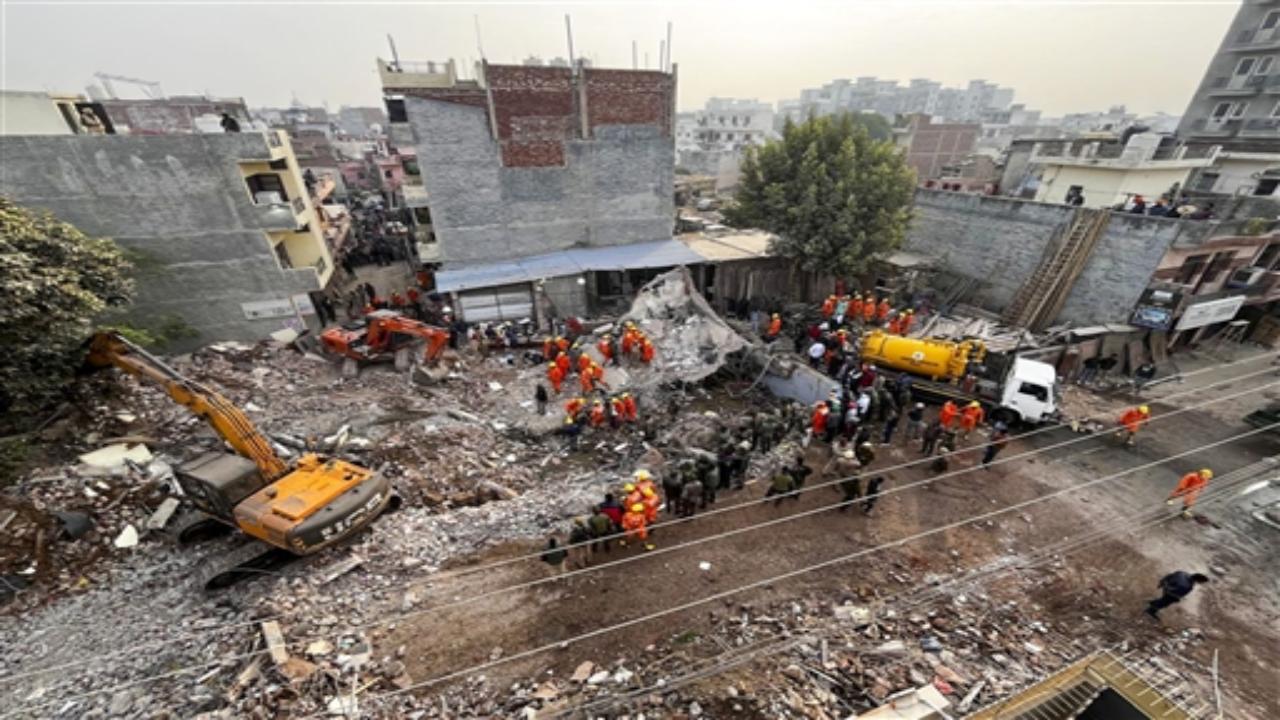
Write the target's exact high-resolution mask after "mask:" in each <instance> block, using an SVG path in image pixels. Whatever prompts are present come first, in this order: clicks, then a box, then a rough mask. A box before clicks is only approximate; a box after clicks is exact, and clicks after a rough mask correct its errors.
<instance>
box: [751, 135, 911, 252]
mask: <svg viewBox="0 0 1280 720" xmlns="http://www.w3.org/2000/svg"><path fill="white" fill-rule="evenodd" d="M915 184H916V180H915V174H914V173H913V172H912V170H911V168H910V167H909V166H908V165H907V164H906V161H905V159H904V158H903V157H902V153H901V152H900V151H899V150H898V149H897V148H895V147H894V146H893V144H892V143H891V142H889V141H888V140H876V139H873V138H872V137H871V136H870V135H869V133H868V131H867V127H866V125H865V124H864V123H863V122H861V121H860V120H859V119H858V118H855V117H854V116H851V115H847V114H846V115H837V116H828V117H816V118H809V119H808V120H806V121H805V122H803V123H799V124H796V123H791V122H788V123H787V125H786V127H785V128H784V129H783V132H782V138H781V139H780V140H776V141H772V142H769V143H766V144H765V145H763V146H761V147H758V148H754V149H752V150H749V151H748V153H747V155H746V157H745V158H744V160H743V163H742V178H741V180H740V181H739V185H738V192H737V197H736V202H735V204H734V205H733V206H732V207H731V208H730V209H729V210H728V211H727V212H726V220H727V221H728V222H729V223H730V224H732V225H735V226H738V227H758V228H762V229H765V230H768V231H770V232H773V233H775V234H777V236H778V239H777V241H775V242H774V245H773V247H772V248H771V249H772V251H773V252H774V253H776V254H778V255H781V256H782V257H786V258H791V259H793V260H795V261H796V262H797V263H798V264H799V266H800V267H802V268H804V269H805V270H813V271H822V272H826V273H830V274H833V275H837V276H850V275H856V274H859V273H861V272H862V271H864V270H866V268H867V266H868V264H869V263H870V262H871V261H872V260H873V259H874V258H875V257H877V256H881V255H884V254H885V253H887V252H889V251H892V250H894V249H896V248H897V247H898V246H899V245H901V244H902V240H903V238H904V237H905V235H906V231H907V224H908V223H909V222H910V220H911V200H912V194H913V193H914V190H915Z"/></svg>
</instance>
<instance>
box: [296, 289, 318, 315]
mask: <svg viewBox="0 0 1280 720" xmlns="http://www.w3.org/2000/svg"><path fill="white" fill-rule="evenodd" d="M293 304H294V305H296V306H297V307H298V314H299V315H315V314H316V306H315V305H312V304H311V296H310V295H307V294H306V293H302V294H300V295H294V296H293Z"/></svg>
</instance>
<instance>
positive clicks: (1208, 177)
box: [1195, 172, 1218, 192]
mask: <svg viewBox="0 0 1280 720" xmlns="http://www.w3.org/2000/svg"><path fill="white" fill-rule="evenodd" d="M1217 184H1218V173H1216V172H1202V173H1200V174H1199V175H1197V176H1196V181H1195V189H1196V190H1200V191H1202V192H1213V188H1214V186H1215V185H1217Z"/></svg>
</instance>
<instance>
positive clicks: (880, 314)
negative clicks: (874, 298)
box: [876, 300, 893, 322]
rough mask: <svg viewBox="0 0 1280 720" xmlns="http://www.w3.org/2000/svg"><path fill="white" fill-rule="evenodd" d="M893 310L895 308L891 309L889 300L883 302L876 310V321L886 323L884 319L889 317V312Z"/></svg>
mask: <svg viewBox="0 0 1280 720" xmlns="http://www.w3.org/2000/svg"><path fill="white" fill-rule="evenodd" d="M892 309H893V308H891V307H889V301H888V300H881V301H880V307H878V308H876V319H877V320H879V321H880V322H884V319H885V318H887V317H889V311H890V310H892Z"/></svg>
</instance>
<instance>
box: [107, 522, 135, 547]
mask: <svg viewBox="0 0 1280 720" xmlns="http://www.w3.org/2000/svg"><path fill="white" fill-rule="evenodd" d="M137 544H138V528H136V527H134V526H132V525H125V526H124V530H121V531H120V534H119V535H117V536H116V539H115V540H114V541H113V542H112V545H115V546H116V547H118V548H131V547H135V546H136V545H137Z"/></svg>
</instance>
